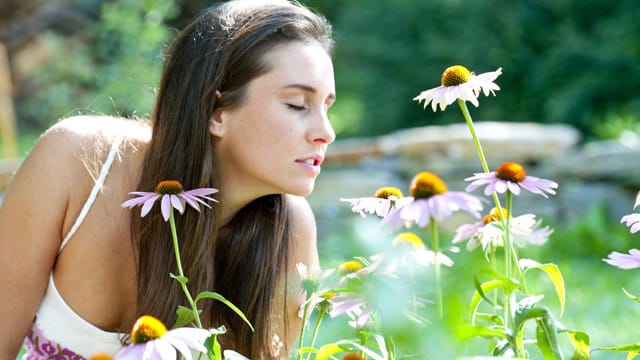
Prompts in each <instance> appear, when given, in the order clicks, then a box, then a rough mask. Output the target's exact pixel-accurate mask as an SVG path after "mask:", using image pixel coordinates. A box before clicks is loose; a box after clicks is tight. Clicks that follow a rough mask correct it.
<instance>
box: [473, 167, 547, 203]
mask: <svg viewBox="0 0 640 360" xmlns="http://www.w3.org/2000/svg"><path fill="white" fill-rule="evenodd" d="M465 181H471V184H469V185H468V186H467V188H466V191H469V192H470V191H473V190H475V189H476V188H478V187H481V186H484V185H486V186H487V187H485V189H484V194H485V195H491V194H492V193H494V192H497V193H500V194H502V193H504V192H506V191H510V192H511V193H513V194H514V195H519V194H520V188H523V189H525V190H528V191H530V192H532V193H534V194H539V195H542V196H544V197H548V196H547V194H545V193H549V194H555V193H556V192H555V190H554V189H557V188H558V184H557V183H556V182H553V181H551V180H547V179H540V178H537V177H533V176H528V175H527V173H526V172H525V171H524V167H522V165H520V164H518V163H515V162H505V163H503V164H502V165H500V166H498V168H497V169H496V170H495V171H492V172H488V173H477V174H474V175H473V176H472V177H468V178H466V179H465Z"/></svg>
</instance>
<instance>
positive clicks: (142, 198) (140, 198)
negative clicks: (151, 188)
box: [120, 193, 157, 208]
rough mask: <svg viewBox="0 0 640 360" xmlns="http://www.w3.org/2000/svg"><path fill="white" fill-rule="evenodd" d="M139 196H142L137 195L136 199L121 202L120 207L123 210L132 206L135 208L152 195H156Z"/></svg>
mask: <svg viewBox="0 0 640 360" xmlns="http://www.w3.org/2000/svg"><path fill="white" fill-rule="evenodd" d="M129 194H132V193H129ZM141 194H142V195H139V196H138V197H136V198H133V199H129V200H127V201H125V202H123V203H122V204H120V206H121V207H123V208H132V207H134V206H137V205H140V204H142V203H144V202H145V201H147V200H148V199H149V198H150V197H153V196H154V195H157V194H156V193H141Z"/></svg>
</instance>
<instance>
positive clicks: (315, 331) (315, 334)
mask: <svg viewBox="0 0 640 360" xmlns="http://www.w3.org/2000/svg"><path fill="white" fill-rule="evenodd" d="M324 314H325V311H323V310H320V311H319V312H318V317H317V318H316V324H315V325H314V327H313V334H312V335H311V343H310V344H309V346H310V347H313V345H314V344H315V342H316V338H317V337H318V330H320V322H321V321H322V318H323V317H324ZM310 358H311V353H309V354H307V359H310Z"/></svg>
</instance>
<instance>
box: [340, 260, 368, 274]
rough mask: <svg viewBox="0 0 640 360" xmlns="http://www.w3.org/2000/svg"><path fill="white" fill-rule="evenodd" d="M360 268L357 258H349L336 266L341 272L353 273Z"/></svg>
mask: <svg viewBox="0 0 640 360" xmlns="http://www.w3.org/2000/svg"><path fill="white" fill-rule="evenodd" d="M360 269H362V263H360V261H357V260H349V261H347V262H345V263H343V264H341V265H340V266H339V267H338V271H339V272H341V273H353V272H356V271H358V270H360Z"/></svg>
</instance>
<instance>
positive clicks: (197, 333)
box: [165, 328, 211, 354]
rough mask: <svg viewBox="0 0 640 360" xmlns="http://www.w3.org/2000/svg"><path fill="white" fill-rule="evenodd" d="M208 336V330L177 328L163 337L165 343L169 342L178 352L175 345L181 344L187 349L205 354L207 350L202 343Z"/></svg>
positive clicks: (209, 334)
mask: <svg viewBox="0 0 640 360" xmlns="http://www.w3.org/2000/svg"><path fill="white" fill-rule="evenodd" d="M210 336H211V333H210V332H209V331H208V330H205V329H197V328H177V329H173V330H171V331H169V332H168V333H167V334H166V335H165V337H166V338H167V341H169V342H170V343H171V344H172V345H173V346H175V347H176V349H178V350H179V351H180V348H178V346H176V344H177V343H182V344H184V345H186V346H187V347H188V348H190V349H194V350H197V351H199V352H202V353H206V352H207V348H206V347H205V346H204V342H205V341H206V340H207V339H208V338H209V337H210ZM181 352H182V351H181ZM183 354H184V352H183Z"/></svg>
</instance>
